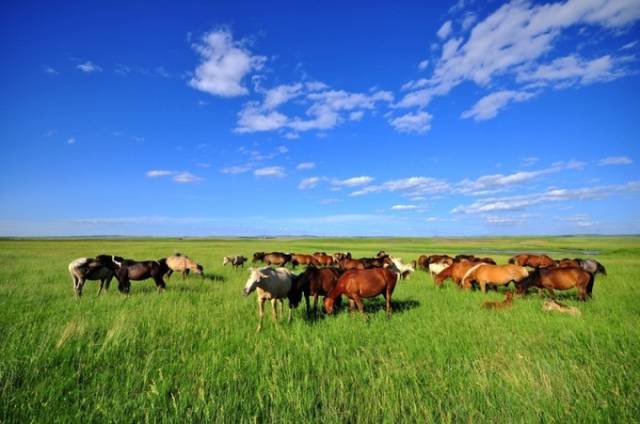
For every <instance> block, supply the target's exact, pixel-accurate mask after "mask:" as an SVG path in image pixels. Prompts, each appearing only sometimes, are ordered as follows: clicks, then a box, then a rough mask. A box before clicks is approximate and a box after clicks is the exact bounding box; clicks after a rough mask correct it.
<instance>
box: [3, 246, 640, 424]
mask: <svg viewBox="0 0 640 424" xmlns="http://www.w3.org/2000/svg"><path fill="white" fill-rule="evenodd" d="M380 249H384V250H386V251H388V252H391V253H392V254H394V255H398V256H401V257H403V258H404V259H406V260H410V259H415V258H416V257H417V256H418V255H419V254H422V253H437V252H448V253H463V252H466V253H474V252H478V253H481V252H482V251H483V250H500V249H505V250H546V251H550V252H558V253H554V256H556V257H559V256H575V255H573V254H572V253H571V252H572V251H575V250H597V251H599V252H600V255H598V257H597V258H598V260H600V261H601V262H603V263H604V264H605V266H606V267H607V270H608V272H609V276H608V277H600V276H598V278H597V279H596V284H595V288H594V299H593V301H590V302H587V303H586V304H580V303H578V302H577V301H576V300H575V291H569V292H566V293H561V294H560V296H562V299H563V301H566V303H568V304H570V305H572V306H578V307H579V308H580V309H581V311H582V317H580V318H575V317H570V316H559V315H553V314H547V313H543V312H542V311H541V305H542V299H541V298H540V297H539V296H538V295H537V294H531V295H529V296H528V297H526V298H524V299H519V298H518V299H516V300H515V302H514V306H513V308H512V309H511V310H506V311H485V310H482V309H481V308H480V305H481V303H482V302H483V301H484V300H486V299H491V300H498V299H501V298H502V296H503V294H502V293H497V294H496V293H489V294H487V295H483V294H481V293H477V292H472V293H465V292H462V291H459V290H458V289H456V288H455V287H452V286H451V285H450V283H448V285H447V286H446V287H445V288H444V289H436V288H435V287H434V285H433V283H432V282H431V280H430V278H429V277H428V276H427V274H426V273H424V272H418V273H417V274H416V275H414V276H413V277H412V279H411V280H408V281H403V282H401V283H400V284H399V286H398V287H397V289H396V292H395V295H394V298H393V300H394V305H395V312H394V314H393V316H392V317H391V318H390V319H387V318H386V316H385V314H384V309H383V308H382V298H380V299H379V300H374V301H371V300H370V301H367V302H366V306H367V310H368V319H367V320H364V319H363V318H362V317H360V316H359V315H357V314H355V315H350V314H349V313H346V312H342V313H339V314H337V315H336V316H331V317H321V318H320V319H318V320H317V321H307V320H305V313H304V306H302V307H301V308H299V309H298V310H296V311H295V314H294V321H293V322H292V323H291V324H286V322H281V323H279V324H277V325H274V324H273V323H272V322H271V321H270V319H269V317H270V307H269V308H268V309H267V312H268V313H267V316H266V317H265V323H264V325H263V330H262V333H260V334H258V335H256V334H255V329H256V323H257V321H256V320H257V317H256V299H255V294H253V295H252V296H250V297H248V298H245V297H243V296H242V294H241V289H242V287H243V285H244V282H245V280H246V277H247V272H246V270H245V271H244V272H242V271H233V270H232V269H231V268H223V267H222V256H223V255H230V254H244V255H245V256H249V255H250V254H251V253H252V252H253V251H257V250H265V251H268V250H284V251H296V252H313V251H316V250H326V251H328V252H333V251H338V250H350V251H352V252H354V254H355V256H360V255H368V256H370V255H373V254H375V252H377V251H378V250H380ZM175 251H180V252H183V253H185V254H188V255H190V256H191V257H193V258H195V259H196V260H198V261H199V262H201V263H202V264H203V265H204V267H205V272H206V274H207V277H208V278H206V279H204V280H203V279H200V278H197V277H192V278H189V279H187V280H185V281H182V279H181V278H180V276H179V275H174V276H173V277H172V279H171V280H170V281H169V282H168V289H167V291H166V292H165V293H163V294H160V295H159V294H157V293H156V291H155V286H154V284H153V282H152V281H145V282H134V283H133V287H132V295H131V296H130V297H129V298H125V297H123V296H121V295H120V294H119V293H118V292H117V290H116V287H117V283H116V282H115V280H114V282H113V283H112V289H111V290H110V292H109V293H107V294H106V295H103V296H101V297H99V298H97V297H96V296H95V293H96V291H97V285H96V282H88V283H87V285H86V286H85V292H84V296H83V298H82V299H81V300H80V301H76V300H75V299H74V298H73V290H72V285H71V280H70V277H69V275H68V273H67V264H68V263H69V262H70V261H71V260H72V259H74V258H76V257H80V256H91V255H95V254H98V253H102V252H108V253H117V254H119V255H122V256H126V257H132V258H137V259H149V258H159V257H162V256H166V255H168V254H171V253H173V252H175ZM565 253H566V255H565ZM639 254H640V238H637V237H624V238H607V237H593V238H585V237H566V238H542V237H540V238H477V239H266V240H259V239H213V240H176V239H132V240H125V239H106V240H81V239H79V240H0V311H1V312H0V421H5V422H61V421H64V422H68V421H77V422H80V421H82V422H88V421H116V422H139V421H174V422H188V421H198V422H203V421H217V422H234V423H235V422H247V421H258V422H263V421H276V422H300V423H302V422H308V421H327V422H383V421H384V422H407V421H409V422H414V421H415V422H425V421H427V422H430V421H437V422H441V421H444V422H460V421H463V422H488V421H499V422H561V423H566V422H605V421H606V422H625V423H628V422H637V421H638V420H639V417H640V400H639V399H640V389H639V383H640V298H639V295H638V293H639V290H640V286H639V284H640V282H639V281H638V280H639V277H640V260H639V258H640V255H639ZM492 256H493V257H494V258H496V259H497V260H498V261H499V262H505V261H506V259H507V257H508V256H509V255H507V254H503V255H498V254H493V255H492Z"/></svg>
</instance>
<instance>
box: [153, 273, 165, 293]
mask: <svg viewBox="0 0 640 424" xmlns="http://www.w3.org/2000/svg"><path fill="white" fill-rule="evenodd" d="M153 281H155V282H156V287H157V288H158V293H162V291H163V290H164V289H166V288H167V285H166V284H165V283H164V280H163V279H162V276H159V277H154V278H153Z"/></svg>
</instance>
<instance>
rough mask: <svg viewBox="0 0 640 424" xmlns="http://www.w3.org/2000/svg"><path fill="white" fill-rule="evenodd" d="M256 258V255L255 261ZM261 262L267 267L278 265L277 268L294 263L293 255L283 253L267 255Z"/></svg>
mask: <svg viewBox="0 0 640 424" xmlns="http://www.w3.org/2000/svg"><path fill="white" fill-rule="evenodd" d="M255 257H256V255H255V254H254V255H253V258H254V260H255ZM260 260H261V261H262V262H264V263H265V264H267V265H276V266H285V265H286V264H288V263H292V262H291V261H292V257H291V255H290V254H289V253H282V252H271V253H265V254H264V255H263V256H262V258H261V259H260Z"/></svg>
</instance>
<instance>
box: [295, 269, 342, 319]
mask: <svg viewBox="0 0 640 424" xmlns="http://www.w3.org/2000/svg"><path fill="white" fill-rule="evenodd" d="M340 275H342V271H341V270H339V269H338V268H316V267H315V266H313V265H311V266H308V267H307V269H305V270H304V272H302V273H301V274H299V275H297V276H295V277H293V287H292V289H291V292H290V293H289V304H290V305H293V307H297V306H298V304H299V303H300V300H301V298H302V294H304V298H305V302H306V304H307V318H309V310H310V309H311V308H310V307H309V295H311V296H313V312H314V314H315V315H316V316H317V315H318V296H326V295H327V293H329V292H330V291H331V289H333V288H334V287H335V285H336V283H337V282H338V278H340ZM340 299H341V298H340V297H339V298H338V299H337V302H336V303H339V302H340Z"/></svg>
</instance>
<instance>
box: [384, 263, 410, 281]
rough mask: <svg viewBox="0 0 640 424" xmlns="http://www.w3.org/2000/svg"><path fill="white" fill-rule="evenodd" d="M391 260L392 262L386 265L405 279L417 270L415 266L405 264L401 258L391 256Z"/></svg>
mask: <svg viewBox="0 0 640 424" xmlns="http://www.w3.org/2000/svg"><path fill="white" fill-rule="evenodd" d="M389 260H390V261H391V264H385V267H388V268H389V269H391V271H393V272H394V273H396V274H398V275H399V276H400V278H401V279H403V280H404V279H406V278H408V277H409V275H411V274H412V273H414V272H415V271H416V269H415V268H414V267H413V266H411V265H406V264H403V263H402V260H401V259H400V258H389Z"/></svg>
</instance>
